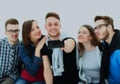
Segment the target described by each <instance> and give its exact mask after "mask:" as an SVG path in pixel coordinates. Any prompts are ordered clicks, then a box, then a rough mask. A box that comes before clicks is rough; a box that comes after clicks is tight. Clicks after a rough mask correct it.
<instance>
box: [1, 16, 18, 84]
mask: <svg viewBox="0 0 120 84" xmlns="http://www.w3.org/2000/svg"><path fill="white" fill-rule="evenodd" d="M18 25H19V22H18V21H17V20H16V19H14V18H11V19H8V20H7V21H6V23H5V34H6V36H7V38H4V39H0V84H14V80H15V79H16V77H17V75H18V65H19V57H18V44H19V41H18V36H19V28H18Z"/></svg>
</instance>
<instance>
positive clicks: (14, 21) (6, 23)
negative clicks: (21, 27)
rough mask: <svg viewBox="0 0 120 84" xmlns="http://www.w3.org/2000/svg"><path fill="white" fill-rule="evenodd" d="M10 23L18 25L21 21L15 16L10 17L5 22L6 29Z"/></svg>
mask: <svg viewBox="0 0 120 84" xmlns="http://www.w3.org/2000/svg"><path fill="white" fill-rule="evenodd" d="M8 24H14V25H16V24H17V25H18V24H19V22H18V20H17V19H15V18H10V19H8V20H7V21H6V22H5V30H7V25H8Z"/></svg>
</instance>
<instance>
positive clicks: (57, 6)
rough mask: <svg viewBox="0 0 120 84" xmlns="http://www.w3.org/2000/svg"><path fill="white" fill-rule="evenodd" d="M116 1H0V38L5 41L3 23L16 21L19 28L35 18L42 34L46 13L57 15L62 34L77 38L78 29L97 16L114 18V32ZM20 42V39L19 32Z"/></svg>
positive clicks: (118, 24) (119, 17)
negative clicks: (14, 19) (10, 19)
mask: <svg viewBox="0 0 120 84" xmlns="http://www.w3.org/2000/svg"><path fill="white" fill-rule="evenodd" d="M119 3H120V1H119V0H0V38H4V37H5V36H6V35H5V34H4V29H5V27H4V25H5V21H6V20H7V19H9V18H16V19H18V21H19V24H20V26H19V28H20V30H21V29H22V24H23V22H24V21H25V20H29V19H34V20H36V21H37V22H38V23H39V26H40V28H41V30H42V33H43V34H46V31H45V29H44V21H45V15H46V13H48V12H50V11H52V12H56V13H58V14H59V15H60V18H61V25H62V27H61V31H63V32H65V33H69V34H71V36H72V37H74V38H75V39H77V33H78V29H79V28H80V26H81V25H83V24H89V25H92V26H94V17H95V16H96V15H108V16H111V17H112V18H113V19H114V24H115V28H116V29H120V11H119V8H120V5H119ZM19 39H22V37H21V32H20V36H19Z"/></svg>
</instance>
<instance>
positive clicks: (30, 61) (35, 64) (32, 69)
mask: <svg viewBox="0 0 120 84" xmlns="http://www.w3.org/2000/svg"><path fill="white" fill-rule="evenodd" d="M19 56H20V58H21V60H22V62H23V63H24V65H25V68H26V70H27V71H28V72H29V73H30V74H31V75H36V73H37V71H38V70H39V68H40V65H41V63H42V59H41V58H38V57H36V56H32V57H33V58H32V57H31V56H29V55H28V53H27V49H26V48H25V46H24V45H21V46H20V47H19Z"/></svg>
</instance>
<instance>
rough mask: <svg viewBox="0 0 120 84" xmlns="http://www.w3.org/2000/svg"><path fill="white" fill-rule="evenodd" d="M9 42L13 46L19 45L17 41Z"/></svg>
mask: <svg viewBox="0 0 120 84" xmlns="http://www.w3.org/2000/svg"><path fill="white" fill-rule="evenodd" d="M8 42H9V43H10V44H11V45H15V44H16V43H17V41H15V42H11V41H10V40H8Z"/></svg>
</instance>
